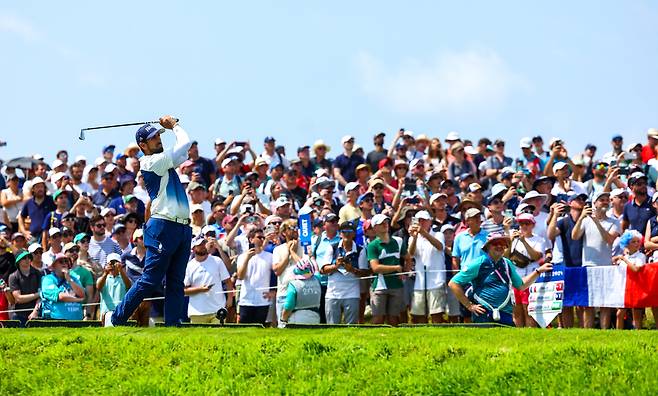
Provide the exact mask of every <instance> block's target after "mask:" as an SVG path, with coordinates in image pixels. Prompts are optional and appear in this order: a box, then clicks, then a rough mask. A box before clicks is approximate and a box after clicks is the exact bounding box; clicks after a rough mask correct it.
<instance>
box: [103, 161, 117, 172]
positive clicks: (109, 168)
mask: <svg viewBox="0 0 658 396" xmlns="http://www.w3.org/2000/svg"><path fill="white" fill-rule="evenodd" d="M116 168H117V166H116V165H114V164H113V163H111V162H110V163H109V164H107V165H106V166H105V172H106V173H110V172H113V171H114V170H115V169H116Z"/></svg>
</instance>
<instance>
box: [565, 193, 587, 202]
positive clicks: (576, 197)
mask: <svg viewBox="0 0 658 396" xmlns="http://www.w3.org/2000/svg"><path fill="white" fill-rule="evenodd" d="M578 198H581V199H582V200H583V201H587V194H577V193H576V194H571V195H569V198H568V199H567V201H568V202H573V201H575V200H577V199H578Z"/></svg>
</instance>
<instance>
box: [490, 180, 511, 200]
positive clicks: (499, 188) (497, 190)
mask: <svg viewBox="0 0 658 396" xmlns="http://www.w3.org/2000/svg"><path fill="white" fill-rule="evenodd" d="M507 190H508V188H507V187H506V186H505V185H504V184H503V183H496V184H494V185H493V187H491V196H492V197H495V196H496V195H498V194H501V193H505V191H507Z"/></svg>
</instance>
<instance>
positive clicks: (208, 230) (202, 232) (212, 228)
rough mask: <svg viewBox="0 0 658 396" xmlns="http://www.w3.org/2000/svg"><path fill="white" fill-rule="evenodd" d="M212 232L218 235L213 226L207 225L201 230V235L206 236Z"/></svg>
mask: <svg viewBox="0 0 658 396" xmlns="http://www.w3.org/2000/svg"><path fill="white" fill-rule="evenodd" d="M209 232H212V233H213V234H215V235H217V229H216V228H215V227H213V226H211V225H206V226H204V227H203V228H202V229H201V234H203V235H206V234H207V233H209Z"/></svg>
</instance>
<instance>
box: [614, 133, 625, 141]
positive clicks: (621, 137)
mask: <svg viewBox="0 0 658 396" xmlns="http://www.w3.org/2000/svg"><path fill="white" fill-rule="evenodd" d="M612 140H624V137H623V136H621V135H620V134H618V133H616V134H614V135H612Z"/></svg>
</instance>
